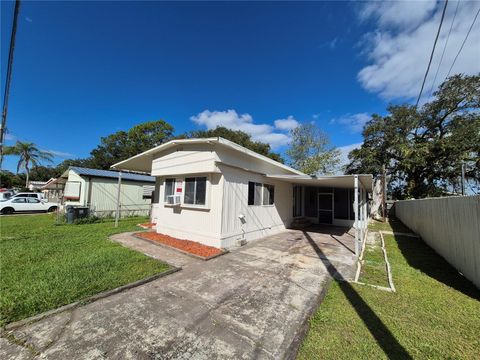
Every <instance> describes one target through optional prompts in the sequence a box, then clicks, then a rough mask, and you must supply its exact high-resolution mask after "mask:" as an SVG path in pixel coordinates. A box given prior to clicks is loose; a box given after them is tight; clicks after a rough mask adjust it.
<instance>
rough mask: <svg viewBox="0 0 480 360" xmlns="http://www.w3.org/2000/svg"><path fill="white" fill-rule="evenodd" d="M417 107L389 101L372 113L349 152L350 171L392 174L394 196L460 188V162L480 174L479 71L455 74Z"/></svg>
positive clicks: (474, 178)
mask: <svg viewBox="0 0 480 360" xmlns="http://www.w3.org/2000/svg"><path fill="white" fill-rule="evenodd" d="M434 96H435V98H434V99H433V100H432V101H430V102H428V103H426V104H424V105H423V106H422V107H421V108H416V107H414V106H411V105H392V106H389V107H388V114H387V115H386V116H380V115H373V116H372V118H371V120H370V121H369V122H368V123H367V124H366V126H365V128H364V130H363V137H364V142H363V145H362V146H361V148H359V149H356V150H353V151H352V152H351V153H350V154H349V159H350V164H349V165H348V166H347V172H348V173H371V174H374V175H377V174H380V173H381V168H382V165H385V166H386V170H387V174H388V175H390V176H391V181H390V184H389V191H390V192H391V193H392V195H393V196H394V197H396V198H405V197H414V198H422V197H427V196H439V195H444V194H447V193H451V192H458V191H459V188H460V174H461V167H462V162H463V163H465V168H466V177H467V179H468V180H469V181H470V182H473V183H475V184H477V186H478V182H479V180H480V158H479V154H480V115H479V106H480V102H479V99H480V76H478V75H477V76H465V75H455V76H453V77H451V78H449V79H448V80H447V81H445V82H444V83H443V84H442V85H441V86H440V87H439V89H438V90H437V92H435V93H434Z"/></svg>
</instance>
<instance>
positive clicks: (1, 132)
mask: <svg viewBox="0 0 480 360" xmlns="http://www.w3.org/2000/svg"><path fill="white" fill-rule="evenodd" d="M19 10H20V0H16V1H15V9H14V11H13V24H12V34H11V36H10V49H9V51H8V63H7V76H6V77H5V93H4V94H3V109H2V123H1V127H0V168H1V167H2V164H3V145H4V142H5V132H6V130H7V129H6V126H7V110H8V96H9V94H10V82H11V80H12V66H13V50H14V48H15V37H16V34H17V19H18V12H19Z"/></svg>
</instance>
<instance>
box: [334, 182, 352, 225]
mask: <svg viewBox="0 0 480 360" xmlns="http://www.w3.org/2000/svg"><path fill="white" fill-rule="evenodd" d="M334 194H335V196H334V200H333V202H334V206H333V208H334V217H335V219H342V220H348V208H349V206H350V204H349V198H348V189H335V192H334Z"/></svg>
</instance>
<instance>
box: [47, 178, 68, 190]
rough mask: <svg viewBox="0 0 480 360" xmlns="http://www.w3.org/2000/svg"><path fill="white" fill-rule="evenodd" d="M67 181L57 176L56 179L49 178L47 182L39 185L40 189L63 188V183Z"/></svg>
mask: <svg viewBox="0 0 480 360" xmlns="http://www.w3.org/2000/svg"><path fill="white" fill-rule="evenodd" d="M66 182H67V179H65V178H62V177H59V178H56V179H50V180H48V182H47V183H46V184H45V185H44V186H42V187H41V189H42V190H59V189H63V187H64V186H65V183H66Z"/></svg>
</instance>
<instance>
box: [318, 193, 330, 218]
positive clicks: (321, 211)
mask: <svg viewBox="0 0 480 360" xmlns="http://www.w3.org/2000/svg"><path fill="white" fill-rule="evenodd" d="M318 222H319V223H320V224H332V223H333V194H328V193H319V194H318Z"/></svg>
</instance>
